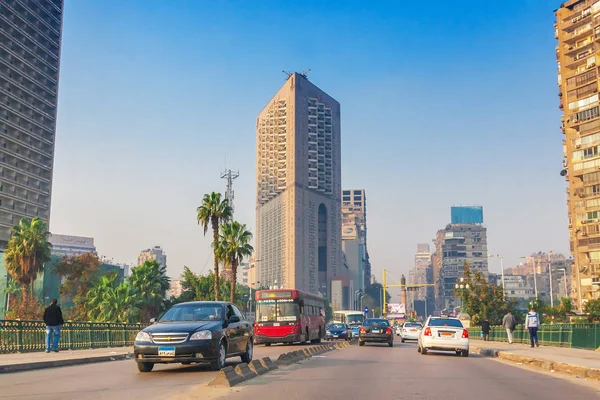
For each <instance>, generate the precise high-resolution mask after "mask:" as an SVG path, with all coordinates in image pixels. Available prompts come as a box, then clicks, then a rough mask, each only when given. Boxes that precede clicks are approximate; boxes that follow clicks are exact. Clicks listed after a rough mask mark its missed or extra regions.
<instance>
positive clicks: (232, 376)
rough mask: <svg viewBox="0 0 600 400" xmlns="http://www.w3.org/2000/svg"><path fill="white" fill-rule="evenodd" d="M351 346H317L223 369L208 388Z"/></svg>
mask: <svg viewBox="0 0 600 400" xmlns="http://www.w3.org/2000/svg"><path fill="white" fill-rule="evenodd" d="M348 346H350V343H349V342H340V343H335V344H333V343H332V344H326V345H323V344H321V345H317V346H310V347H307V348H304V349H302V350H297V351H291V352H289V353H283V354H281V355H280V356H279V358H278V359H277V362H273V361H272V360H271V359H270V358H269V357H265V358H262V359H260V360H253V361H251V362H250V364H246V363H242V364H238V365H236V366H235V368H234V367H232V366H229V367H225V368H222V369H221V370H220V371H219V372H218V373H217V376H216V377H215V378H214V379H213V380H212V381H210V382H209V383H208V386H225V387H232V386H235V385H237V384H239V383H242V382H244V381H247V380H249V379H252V378H255V377H257V376H259V375H264V374H266V373H267V372H269V371H273V370H276V369H278V368H279V367H280V366H286V365H292V364H296V363H297V362H299V361H302V360H308V359H310V358H312V357H313V356H316V355H318V354H322V353H325V352H328V351H333V350H338V349H343V348H345V347H348Z"/></svg>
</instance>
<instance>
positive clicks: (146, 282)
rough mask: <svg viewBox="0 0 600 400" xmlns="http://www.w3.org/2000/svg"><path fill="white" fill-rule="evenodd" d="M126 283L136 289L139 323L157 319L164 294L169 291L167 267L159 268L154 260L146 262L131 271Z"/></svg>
mask: <svg viewBox="0 0 600 400" xmlns="http://www.w3.org/2000/svg"><path fill="white" fill-rule="evenodd" d="M128 282H129V284H130V285H131V286H133V287H134V288H135V289H137V291H138V293H139V296H140V300H141V301H142V303H141V313H140V321H141V322H148V321H149V320H150V319H151V318H154V317H158V313H159V312H160V308H161V305H162V303H163V300H164V299H165V295H166V292H167V290H169V282H170V279H169V278H168V277H167V266H166V265H162V266H161V265H160V264H159V263H158V262H156V261H155V260H149V261H146V262H145V263H144V264H142V265H140V266H138V267H135V268H133V269H132V270H131V276H129V278H128Z"/></svg>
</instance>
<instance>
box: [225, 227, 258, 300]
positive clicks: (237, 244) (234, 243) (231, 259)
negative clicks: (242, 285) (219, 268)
mask: <svg viewBox="0 0 600 400" xmlns="http://www.w3.org/2000/svg"><path fill="white" fill-rule="evenodd" d="M251 239H252V233H250V231H249V230H247V229H246V225H245V224H240V223H239V222H237V221H231V222H227V223H225V224H223V225H221V234H220V235H219V243H218V245H217V248H218V251H217V253H218V254H219V255H220V256H221V258H222V259H223V260H225V262H226V265H228V266H230V267H231V290H230V291H229V297H230V300H229V301H231V302H232V303H233V302H234V300H235V284H236V281H237V267H238V265H240V263H241V262H242V261H243V260H244V257H250V255H252V251H253V250H254V249H253V248H252V246H251V245H250V243H249V242H250V240H251Z"/></svg>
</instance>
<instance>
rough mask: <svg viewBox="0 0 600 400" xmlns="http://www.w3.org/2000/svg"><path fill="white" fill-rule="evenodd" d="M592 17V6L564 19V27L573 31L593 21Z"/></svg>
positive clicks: (564, 29) (565, 29)
mask: <svg viewBox="0 0 600 400" xmlns="http://www.w3.org/2000/svg"><path fill="white" fill-rule="evenodd" d="M591 17H592V9H591V8H590V7H588V8H586V9H585V10H582V11H580V12H578V13H575V14H573V15H570V16H569V17H567V18H565V19H563V21H562V24H563V26H562V29H563V31H571V30H574V29H577V28H579V27H581V26H582V25H585V24H586V23H589V22H591V19H592V18H591Z"/></svg>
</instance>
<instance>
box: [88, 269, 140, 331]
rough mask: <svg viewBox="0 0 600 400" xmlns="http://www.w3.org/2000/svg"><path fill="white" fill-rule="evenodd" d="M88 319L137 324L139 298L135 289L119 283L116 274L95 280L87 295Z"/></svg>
mask: <svg viewBox="0 0 600 400" xmlns="http://www.w3.org/2000/svg"><path fill="white" fill-rule="evenodd" d="M87 301H88V303H89V304H88V312H89V316H90V319H91V320H92V321H96V322H138V320H137V318H138V316H139V314H140V304H141V297H140V296H139V293H138V292H137V290H136V288H135V287H133V286H132V285H130V284H128V283H120V282H119V279H118V276H117V275H116V274H110V275H104V276H102V277H101V278H100V279H99V280H97V281H96V282H95V283H94V285H93V286H92V288H91V289H90V291H89V293H88V295H87Z"/></svg>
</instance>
